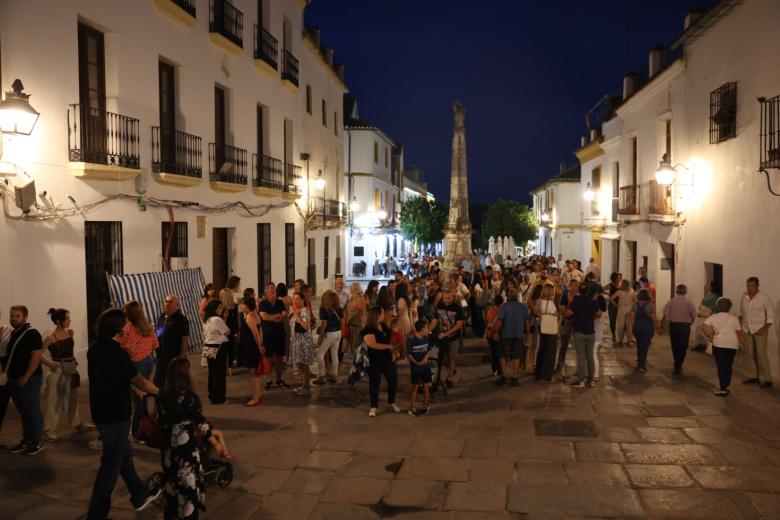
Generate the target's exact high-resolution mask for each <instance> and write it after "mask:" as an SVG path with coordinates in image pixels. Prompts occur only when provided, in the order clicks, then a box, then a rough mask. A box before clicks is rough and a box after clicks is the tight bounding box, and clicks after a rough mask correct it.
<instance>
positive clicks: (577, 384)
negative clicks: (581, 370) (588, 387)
mask: <svg viewBox="0 0 780 520" xmlns="http://www.w3.org/2000/svg"><path fill="white" fill-rule="evenodd" d="M571 386H573V387H575V388H585V381H575V382H573V383H572V384H571Z"/></svg>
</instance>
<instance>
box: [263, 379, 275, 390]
mask: <svg viewBox="0 0 780 520" xmlns="http://www.w3.org/2000/svg"><path fill="white" fill-rule="evenodd" d="M264 388H265V391H266V392H270V391H271V390H273V388H274V384H273V383H272V382H271V381H266V382H265V387H264Z"/></svg>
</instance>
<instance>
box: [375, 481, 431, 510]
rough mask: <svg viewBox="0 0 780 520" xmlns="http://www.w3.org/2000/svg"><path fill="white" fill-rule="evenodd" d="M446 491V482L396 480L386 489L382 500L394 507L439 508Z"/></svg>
mask: <svg viewBox="0 0 780 520" xmlns="http://www.w3.org/2000/svg"><path fill="white" fill-rule="evenodd" d="M444 493H445V482H433V481H425V480H394V481H392V482H390V485H389V486H388V487H387V489H385V494H384V497H383V498H382V502H383V503H384V504H387V505H388V506H391V507H392V508H421V509H439V508H440V507H441V505H442V502H443V500H444Z"/></svg>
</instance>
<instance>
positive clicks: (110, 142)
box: [68, 105, 141, 169]
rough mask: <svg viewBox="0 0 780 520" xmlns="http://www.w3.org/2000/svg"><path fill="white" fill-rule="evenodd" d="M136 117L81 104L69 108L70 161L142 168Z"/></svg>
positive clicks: (138, 125)
mask: <svg viewBox="0 0 780 520" xmlns="http://www.w3.org/2000/svg"><path fill="white" fill-rule="evenodd" d="M139 132H140V123H139V121H138V119H134V118H132V117H127V116H123V115H120V114H114V113H112V112H106V111H104V110H99V109H96V108H92V107H85V106H83V105H70V106H69V107H68V152H69V158H70V161H71V162H85V163H93V164H106V165H110V166H121V167H124V168H136V169H139V168H141V157H140V153H139Z"/></svg>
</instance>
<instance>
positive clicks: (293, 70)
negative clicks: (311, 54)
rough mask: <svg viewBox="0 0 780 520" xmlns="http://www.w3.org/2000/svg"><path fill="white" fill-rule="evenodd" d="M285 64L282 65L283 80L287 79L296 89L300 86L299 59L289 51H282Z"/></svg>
mask: <svg viewBox="0 0 780 520" xmlns="http://www.w3.org/2000/svg"><path fill="white" fill-rule="evenodd" d="M282 56H283V57H284V62H283V63H282V65H283V67H282V79H283V80H284V79H286V80H287V81H289V82H290V83H292V84H293V85H295V86H296V87H297V86H298V59H297V58H296V57H295V56H293V55H292V53H291V52H290V51H288V50H287V49H285V50H283V51H282Z"/></svg>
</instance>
